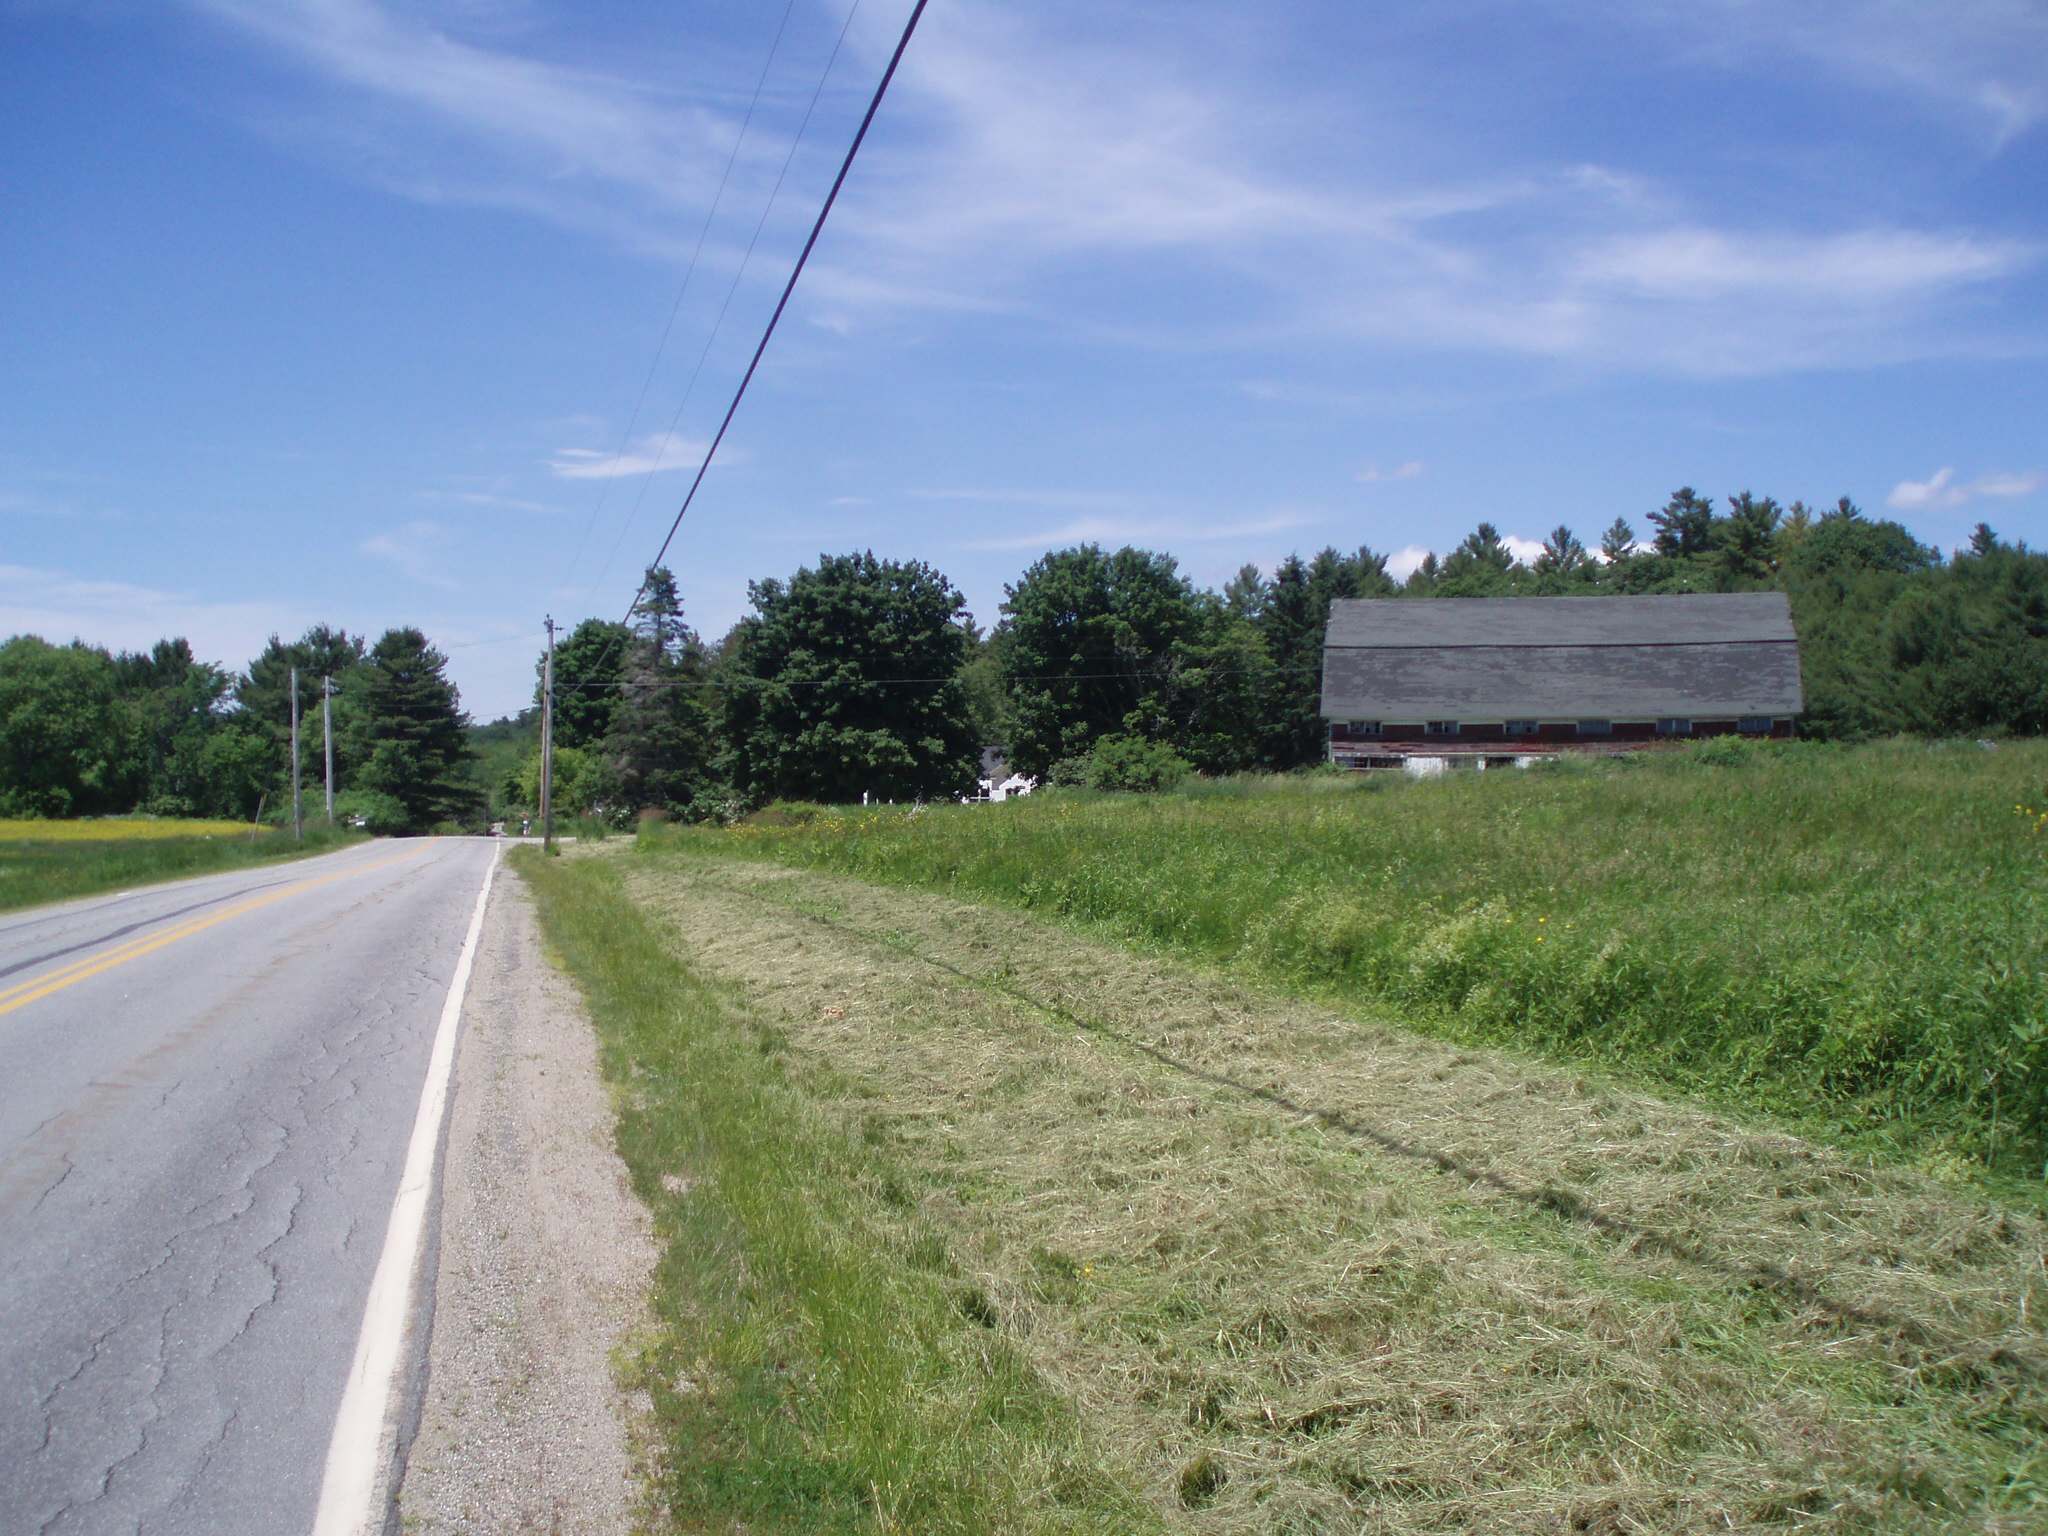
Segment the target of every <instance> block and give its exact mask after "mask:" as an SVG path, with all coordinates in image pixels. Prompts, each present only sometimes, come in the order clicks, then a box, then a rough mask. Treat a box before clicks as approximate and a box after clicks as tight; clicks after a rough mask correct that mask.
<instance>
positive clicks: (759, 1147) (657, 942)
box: [513, 849, 1156, 1536]
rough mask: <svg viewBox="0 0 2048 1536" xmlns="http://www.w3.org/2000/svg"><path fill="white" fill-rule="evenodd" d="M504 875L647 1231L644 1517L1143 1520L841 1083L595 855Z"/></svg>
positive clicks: (947, 1524)
mask: <svg viewBox="0 0 2048 1536" xmlns="http://www.w3.org/2000/svg"><path fill="white" fill-rule="evenodd" d="M513 867H514V868H515V869H517V870H518V871H519V873H520V874H521V875H522V876H523V877H524V878H525V879H526V880H527V881H528V882H529V884H530V886H531V887H532V889H533V890H534V893H535V895H536V898H537V904H538V907H539V911H540V914H541V921H542V925H543V932H544V933H545V934H546V936H547V939H548V941H549V943H550V944H551V945H552V946H554V947H555V948H556V949H557V950H558V952H559V954H560V957H561V958H562V960H563V961H564V962H565V963H566V968H567V970H568V972H569V974H570V975H571V976H572V977H573V978H574V979H575V981H576V982H577V984H578V986H579V987H580V989H581V991H582V993H583V996H584V999H585V1002H586V1004H587V1006H588V1007H589V1009H590V1012H591V1015H592V1018H593V1019H594V1021H595V1023H596V1027H597V1031H598V1038H599V1051H600V1061H601V1064H602V1068H603V1071H604V1073H605V1076H606V1078H607V1079H608V1081H609V1082H610V1083H611V1084H612V1085H613V1089H614V1093H615V1096H616V1103H617V1106H618V1143H619V1148H620V1151H621V1153H622V1154H623V1156H624V1158H625V1160H626V1163H627V1166H628V1167H629V1169H630V1170H631V1172H632V1177H633V1181H634V1185H635V1188H636V1190H637V1191H638V1193H639V1195H640V1197H641V1198H642V1199H643V1200H644V1201H645V1202H646V1203H647V1205H648V1207H649V1209H650V1210H651V1211H652V1213H653V1216H654V1222H655V1228H656V1232H657V1235H658V1238H659V1241H660V1244H661V1258H660V1262H659V1265H658V1269H657V1277H656V1283H655V1296H654V1298H653V1311H654V1313H655V1316H656V1319H657V1322H656V1326H655V1328H654V1331H653V1334H652V1336H651V1337H649V1338H648V1339H646V1340H645V1341H644V1343H643V1344H642V1346H641V1347H640V1348H639V1349H638V1350H637V1351H636V1352H635V1353H634V1355H633V1356H632V1358H631V1359H629V1360H626V1361H624V1362H622V1364H621V1372H622V1376H623V1378H624V1385H625V1386H626V1387H627V1388H628V1389H629V1390H631V1391H634V1392H637V1393H645V1394H646V1397H647V1399H648V1400H649V1401H650V1402H651V1404H652V1410H653V1413H652V1416H653V1421H654V1426H655V1428H654V1431H653V1436H652V1443H651V1444H650V1445H648V1446H647V1447H646V1448H645V1453H644V1454H645V1462H646V1466H647V1471H648V1476H649V1480H650V1485H651V1488H652V1490H653V1500H654V1504H655V1506H656V1507H655V1509H654V1511H652V1513H653V1514H654V1516H655V1517H656V1519H657V1521H658V1523H659V1525H660V1527H661V1528H665V1529H681V1530H693V1531H694V1530H705V1531H740V1530H747V1531H758V1530H768V1531H801V1532H893V1531H904V1532H908V1531H917V1532H931V1533H935V1536H945V1533H958V1536H974V1533H996V1536H1001V1533H1013V1532H1014V1533H1039V1532H1044V1533H1066V1532H1076V1533H1078V1532H1133V1533H1143V1532H1145V1531H1147V1530H1151V1529H1154V1528H1156V1522H1155V1521H1154V1520H1153V1518H1152V1517H1151V1515H1150V1514H1149V1512H1148V1511H1147V1509H1146V1508H1145V1506H1144V1504H1143V1502H1142V1501H1141V1500H1139V1499H1137V1498H1135V1497H1134V1496H1132V1495H1131V1494H1130V1493H1128V1492H1126V1491H1125V1487H1126V1484H1127V1483H1128V1482H1129V1481H1130V1479H1129V1477H1127V1476H1115V1475H1111V1474H1110V1473H1109V1472H1106V1471H1105V1470H1103V1468H1102V1467H1101V1466H1099V1465H1098V1464H1097V1462H1096V1460H1095V1459H1094V1457H1093V1455H1092V1454H1091V1451H1090V1448H1089V1436H1088V1435H1087V1433H1086V1432H1085V1428H1084V1425H1083V1423H1082V1421H1081V1420H1080V1418H1079V1417H1078V1415H1077V1414H1076V1413H1075V1411H1074V1409H1073V1407H1072V1406H1071V1405H1070V1404H1069V1403H1068V1402H1067V1401H1065V1400H1064V1399H1063V1398H1062V1396H1061V1395H1060V1394H1059V1393H1058V1392H1057V1391H1055V1390H1054V1389H1053V1388H1052V1387H1051V1386H1050V1385H1049V1384H1048V1383H1047V1382H1046V1381H1045V1380H1044V1379H1043V1378H1041V1377H1040V1376H1039V1375H1038V1373H1037V1372H1036V1370H1035V1369H1034V1368H1033V1366H1032V1365H1031V1363H1030V1361H1029V1358H1028V1356H1027V1352H1026V1351H1025V1350H1024V1349H1023V1348H1021V1347H1020V1346H1019V1344H1018V1342H1017V1341H1015V1340H1013V1339H1011V1338H1010V1337H1008V1336H1007V1335H1006V1334H1004V1333H1003V1332H1002V1331H1000V1330H997V1329H992V1328H989V1327H986V1326H984V1325H983V1324H984V1318H983V1316H982V1310H981V1309H983V1308H985V1307H986V1305H987V1303H986V1301H985V1300H983V1299H982V1298H981V1295H980V1292H979V1291H978V1290H976V1289H975V1288H974V1287H973V1286H972V1285H971V1284H970V1283H968V1282H966V1281H964V1280H963V1279H961V1278H960V1277H959V1275H958V1274H957V1273H956V1265H955V1264H954V1262H953V1261H952V1259H951V1257H950V1254H949V1252H948V1248H947V1242H946V1238H945V1236H944V1234H943V1233H941V1232H940V1231H938V1230H937V1229H935V1228H933V1227H932V1226H931V1224H930V1222H929V1221H928V1220H927V1219H926V1217H925V1216H924V1215H923V1213H922V1212H921V1211H920V1209H919V1191H918V1189H917V1188H916V1186H915V1185H914V1184H913V1183H912V1181H911V1180H910V1178H909V1176H908V1172H907V1169H906V1167H905V1165H904V1162H903V1160H902V1159H901V1158H900V1157H899V1156H898V1155H897V1154H896V1153H895V1151H894V1150H893V1149H892V1148H891V1147H889V1146H888V1145H886V1144H885V1143H882V1142H878V1141H876V1140H874V1139H872V1138H870V1137H868V1136H867V1135H866V1134H865V1132H864V1126H863V1124H862V1122H860V1121H859V1120H858V1119H857V1118H851V1119H850V1118H848V1117H847V1116H846V1115H844V1114H843V1113H841V1112H840V1111H841V1108H842V1106H843V1105H844V1104H845V1103H846V1102H847V1101H848V1097H849V1095H855V1096H857V1095H858V1093H859V1090H858V1089H857V1088H856V1087H855V1085H853V1084H852V1083H850V1082H849V1081H847V1080H844V1079H842V1078H841V1077H840V1075H839V1074H838V1073H837V1072H836V1071H834V1070H833V1069H832V1068H831V1067H830V1066H829V1065H828V1064H826V1063H824V1062H822V1061H819V1060H817V1059H816V1058H814V1057H809V1056H796V1055H793V1054H792V1053H791V1052H790V1051H789V1049H788V1046H787V1042H786V1039H785V1036H784V1032H783V1031H782V1030H781V1028H780V1027H779V1026H778V1025H777V1023H776V1022H775V1021H774V1019H773V1017H772V1016H771V1015H769V1014H764V1013H762V1012H760V1011H759V1010H757V1009H756V1008H755V1007H754V1006H753V1005H752V1004H751V1003H749V1002H748V1001H747V999H746V997H745V996H744V995H743V993H742V991H741V990H740V989H738V988H735V987H733V986H730V985H725V984H719V983H715V982H713V981H711V980H709V979H707V978H706V977H705V976H703V975H702V974H701V973H700V972H699V971H698V970H697V969H696V968H695V967H694V965H693V964H692V963H691V962H690V961H689V960H688V959H687V958H686V957H685V955H684V953H683V952H682V951H681V950H680V949H679V947H678V945H677V944H676V942H675V938H674V936H673V935H672V934H671V933H669V932H668V931H667V930H666V928H665V927H662V926H660V925H658V924H657V923H654V922H651V921H650V920H649V918H648V916H647V915H646V914H645V913H643V911H642V910H641V909H640V908H638V907H636V906H635V905H634V903H633V902H632V901H631V900H630V899H628V897H627V895H626V894H625V892H624V891H623V889H622V886H621V882H620V879H619V874H618V871H617V869H616V868H615V867H614V862H613V861H609V860H605V859H603V858H601V857H600V858H593V857H582V858H576V857H572V858H569V859H564V860H548V859H544V858H542V857H540V856H539V855H537V854H535V853H534V852H532V851H531V850H525V849H522V850H519V851H517V852H515V853H514V855H513Z"/></svg>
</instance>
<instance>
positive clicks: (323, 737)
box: [320, 677, 334, 831]
mask: <svg viewBox="0 0 2048 1536" xmlns="http://www.w3.org/2000/svg"><path fill="white" fill-rule="evenodd" d="M320 745H321V746H322V747H324V748H325V749H326V752H327V826H328V829H329V830H330V831H331V830H333V827H334V679H333V678H332V677H323V678H321V679H320Z"/></svg>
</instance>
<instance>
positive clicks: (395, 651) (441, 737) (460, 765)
mask: <svg viewBox="0 0 2048 1536" xmlns="http://www.w3.org/2000/svg"><path fill="white" fill-rule="evenodd" d="M447 665H448V658H447V657H445V656H443V655H442V654H441V653H440V652H439V651H437V650H435V649H434V648H433V647H432V646H431V645H429V644H428V643H427V637H426V636H425V635H423V634H421V633H420V631H418V630H417V629H387V630H386V631H385V632H384V633H383V635H382V636H381V637H380V638H379V639H378V641H377V643H376V644H375V645H374V646H372V647H371V648H370V650H369V653H368V654H367V655H366V656H365V657H364V658H363V660H362V662H361V663H359V664H358V665H357V666H355V667H354V668H352V669H351V670H350V672H349V674H348V676H347V678H346V680H345V682H344V684H343V687H344V689H345V696H346V697H347V698H348V700H349V704H350V708H349V715H350V719H349V737H348V739H349V745H350V749H351V756H352V757H353V758H354V760H355V761H356V762H357V763H358V764H360V766H359V767H358V769H357V771H356V774H355V787H356V788H358V789H361V790H365V791H368V792H369V793H371V794H374V795H379V796H383V797H386V798H387V799H389V800H390V801H393V802H395V803H396V804H397V805H398V806H400V807H402V808H403V810H404V816H403V825H404V826H405V828H406V829H407V830H410V831H424V830H426V829H427V828H428V827H431V826H434V825H435V824H437V823H439V822H443V821H459V820H461V819H462V818H464V817H465V816H469V815H471V814H473V813H474V812H475V811H476V810H477V809H478V805H479V797H478V794H477V790H476V788H475V786H474V785H473V784H471V783H470V782H469V781H468V779H467V778H466V776H465V770H466V769H467V768H468V766H469V762H470V756H471V754H470V750H469V740H468V735H467V730H466V728H467V727H468V724H469V720H468V717H467V716H465V715H464V714H463V713H462V705H461V698H460V696H459V695H458V694H457V692H456V689H455V685H454V684H453V683H451V682H449V681H448V678H447V676H446V675H445V671H444V669H445V668H446V667H447Z"/></svg>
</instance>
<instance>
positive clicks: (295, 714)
mask: <svg viewBox="0 0 2048 1536" xmlns="http://www.w3.org/2000/svg"><path fill="white" fill-rule="evenodd" d="M305 835H306V817H305V813H304V811H303V809H302V808H301V806H300V804H299V669H298V668H297V667H293V668H292V836H293V837H296V838H301V839H303V838H304V837H305Z"/></svg>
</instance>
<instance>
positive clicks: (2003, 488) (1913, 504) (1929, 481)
mask: <svg viewBox="0 0 2048 1536" xmlns="http://www.w3.org/2000/svg"><path fill="white" fill-rule="evenodd" d="M2040 488H2041V476H2040V475H2039V474H2038V473H2030V474H2024V475H2015V474H1989V475H1982V476H1979V477H1978V478H1977V479H1975V480H1965V481H1959V480H1957V479H1956V472H1955V468H1954V466H1952V465H1943V466H1942V467H1941V468H1940V469H1937V470H1936V471H1935V472H1934V473H1933V474H1932V475H1930V476H1928V477H1927V478H1926V479H1925V480H1901V481H1900V482H1899V483H1898V484H1897V485H1895V486H1893V487H1892V492H1891V494H1890V495H1889V496H1887V497H1885V505H1886V506H1888V507H1892V508H1895V509H1896V510H1898V511H1901V512H1928V511H1946V510H1948V509H1949V508H1951V507H1960V506H1962V505H1963V504H1964V503H1965V502H1970V501H1975V500H1976V499H1977V498H1978V497H1980V496H1993V497H2000V498H2010V497H2014V496H2027V495H2031V494H2032V493H2033V492H2035V491H2037V490H2039V489H2040Z"/></svg>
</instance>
